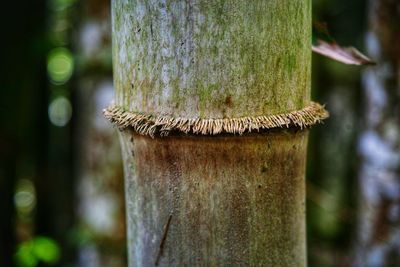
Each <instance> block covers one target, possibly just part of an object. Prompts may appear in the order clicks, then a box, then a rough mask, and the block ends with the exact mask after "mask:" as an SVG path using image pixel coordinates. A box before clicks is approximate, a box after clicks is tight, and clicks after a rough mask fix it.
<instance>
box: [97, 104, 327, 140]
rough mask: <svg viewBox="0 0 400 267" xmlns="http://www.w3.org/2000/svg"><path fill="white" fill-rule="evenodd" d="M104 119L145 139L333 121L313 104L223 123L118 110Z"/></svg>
mask: <svg viewBox="0 0 400 267" xmlns="http://www.w3.org/2000/svg"><path fill="white" fill-rule="evenodd" d="M103 113H104V116H105V117H106V118H107V119H108V120H110V121H111V122H112V123H114V124H116V125H117V126H118V127H119V128H120V129H125V128H128V127H130V128H132V129H133V130H134V131H135V132H137V133H139V134H142V135H150V136H154V135H155V134H160V135H161V136H165V135H168V133H169V132H170V131H179V132H183V133H192V134H201V135H216V134H220V133H232V134H243V133H245V132H252V131H259V130H265V129H272V128H284V127H285V128H289V127H300V128H304V127H307V126H311V125H314V124H316V123H319V122H321V121H322V120H323V119H326V118H328V117H329V113H328V112H327V111H326V110H325V108H324V107H323V106H321V105H320V104H318V103H315V102H311V103H310V105H308V106H307V107H305V108H303V109H301V110H295V111H292V112H289V113H283V114H276V115H267V116H256V117H241V118H223V119H200V118H173V117H170V116H155V115H150V114H141V113H135V112H130V111H125V110H123V109H122V108H121V107H118V106H115V105H113V106H110V107H108V108H106V109H104V110H103Z"/></svg>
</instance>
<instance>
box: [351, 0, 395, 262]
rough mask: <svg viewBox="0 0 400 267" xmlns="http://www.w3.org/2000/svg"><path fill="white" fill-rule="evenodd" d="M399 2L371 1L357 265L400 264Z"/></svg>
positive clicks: (389, 0)
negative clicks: (369, 59) (369, 60)
mask: <svg viewBox="0 0 400 267" xmlns="http://www.w3.org/2000/svg"><path fill="white" fill-rule="evenodd" d="M399 22H400V2H399V1H396V0H370V1H369V23H368V25H369V30H368V32H367V35H366V45H367V48H368V53H369V55H370V56H371V57H372V58H374V60H375V61H376V62H377V66H375V67H370V68H368V69H367V70H366V71H365V72H364V76H363V86H364V108H365V111H364V116H363V122H364V129H363V131H362V133H361V136H360V138H359V144H358V147H359V153H360V157H361V163H360V169H359V190H360V197H359V218H358V225H357V232H358V239H357V243H356V247H355V252H356V261H355V265H356V266H360V267H361V266H366V267H372V266H374V267H375V266H393V267H394V266H400V242H399V240H400V23H399Z"/></svg>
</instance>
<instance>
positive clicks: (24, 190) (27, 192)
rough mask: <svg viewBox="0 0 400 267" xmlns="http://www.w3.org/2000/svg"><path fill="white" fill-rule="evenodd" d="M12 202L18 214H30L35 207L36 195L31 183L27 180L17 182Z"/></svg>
mask: <svg viewBox="0 0 400 267" xmlns="http://www.w3.org/2000/svg"><path fill="white" fill-rule="evenodd" d="M14 202H15V207H16V209H17V211H18V212H19V213H20V214H27V213H30V212H31V211H32V210H33V208H34V207H35V205H36V195H35V188H34V186H33V183H32V182H31V181H30V180H27V179H21V180H19V181H18V184H17V188H16V191H15V195H14Z"/></svg>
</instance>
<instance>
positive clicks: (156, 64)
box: [112, 0, 311, 266]
mask: <svg viewBox="0 0 400 267" xmlns="http://www.w3.org/2000/svg"><path fill="white" fill-rule="evenodd" d="M112 16H113V55H114V81H115V88H116V105H118V106H119V107H122V108H123V109H124V110H126V111H128V112H132V113H135V114H136V113H141V114H147V115H151V116H156V117H157V116H167V117H171V118H199V119H224V118H228V119H234V118H242V117H257V116H268V115H274V114H286V113H290V112H292V111H295V110H301V109H303V108H304V107H306V106H308V105H309V104H310V99H309V97H310V67H311V66H310V65H311V60H310V59H311V49H310V40H311V3H310V1H300V0H294V1H293V0H292V1H288V0H269V1H263V0H256V1H251V2H249V1H244V0H240V1H226V0H215V1H202V0H192V1H182V0H178V1H155V0H149V1H139V0H126V1H122V0H114V1H113V3H112ZM120 140H121V144H122V147H123V156H124V166H125V185H126V201H127V217H128V255H129V265H130V266H154V265H159V266H305V265H306V247H305V214H304V210H305V207H304V198H305V197H304V195H305V190H304V169H305V156H306V144H307V131H306V130H301V131H300V130H296V129H289V130H283V129H277V130H269V131H268V132H263V133H247V134H244V135H242V136H234V135H217V136H212V137H211V136H201V135H190V134H186V135H184V134H170V135H169V136H168V137H159V136H156V137H155V138H151V137H148V136H141V135H138V134H136V133H134V132H133V131H129V130H125V131H124V132H123V133H122V134H121V137H120Z"/></svg>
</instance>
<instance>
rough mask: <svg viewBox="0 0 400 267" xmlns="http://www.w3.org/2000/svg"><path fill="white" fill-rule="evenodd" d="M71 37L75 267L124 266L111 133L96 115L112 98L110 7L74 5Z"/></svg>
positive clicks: (119, 180) (116, 150)
mask: <svg viewBox="0 0 400 267" xmlns="http://www.w3.org/2000/svg"><path fill="white" fill-rule="evenodd" d="M78 7H79V9H78V10H79V12H80V13H79V18H80V19H79V21H78V23H77V27H76V29H78V30H77V31H76V32H75V34H76V35H75V39H74V40H75V46H76V48H77V53H76V56H77V57H76V59H77V60H76V61H77V80H78V81H77V88H78V90H77V97H76V103H75V104H76V108H75V112H76V114H79V116H76V120H77V122H76V124H77V127H76V132H75V135H76V143H75V147H76V148H77V149H76V154H75V157H74V159H75V164H76V169H77V172H76V177H77V187H76V193H77V202H76V203H77V204H76V208H77V225H76V227H75V229H76V230H77V231H76V234H75V237H76V241H77V244H76V245H77V251H78V258H77V262H78V266H82V267H99V266H113V267H125V266H126V253H125V252H126V249H125V248H126V239H125V234H126V233H125V205H124V201H125V197H124V188H123V172H122V170H123V169H122V159H121V153H120V146H119V142H118V136H117V130H116V129H113V128H111V127H110V125H109V123H108V122H107V120H105V119H104V116H103V114H102V110H103V109H104V108H105V107H106V106H107V105H108V104H109V103H110V102H111V100H112V98H113V92H114V88H113V84H112V66H111V65H112V60H111V18H110V1H108V0H101V1H99V0H86V1H81V2H80V3H79V6H78Z"/></svg>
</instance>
